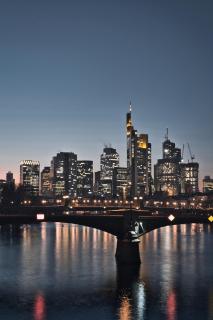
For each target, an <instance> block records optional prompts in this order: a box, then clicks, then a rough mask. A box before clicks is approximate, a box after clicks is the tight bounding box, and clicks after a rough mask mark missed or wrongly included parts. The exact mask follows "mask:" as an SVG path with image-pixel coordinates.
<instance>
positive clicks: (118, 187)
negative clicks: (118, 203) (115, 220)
mask: <svg viewBox="0 0 213 320" xmlns="http://www.w3.org/2000/svg"><path fill="white" fill-rule="evenodd" d="M112 181H113V182H112V186H113V197H115V198H119V199H121V200H126V197H127V192H128V171H127V168H124V167H116V168H114V169H113V180H112Z"/></svg>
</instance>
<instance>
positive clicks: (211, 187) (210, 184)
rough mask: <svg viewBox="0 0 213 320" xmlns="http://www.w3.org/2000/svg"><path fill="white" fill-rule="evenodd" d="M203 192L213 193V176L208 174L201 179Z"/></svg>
mask: <svg viewBox="0 0 213 320" xmlns="http://www.w3.org/2000/svg"><path fill="white" fill-rule="evenodd" d="M203 192H204V193H210V192H212V193H213V178H211V177H210V176H205V177H204V179H203Z"/></svg>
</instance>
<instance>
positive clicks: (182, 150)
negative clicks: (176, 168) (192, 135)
mask: <svg viewBox="0 0 213 320" xmlns="http://www.w3.org/2000/svg"><path fill="white" fill-rule="evenodd" d="M183 156H184V144H183V148H182V154H181V162H183Z"/></svg>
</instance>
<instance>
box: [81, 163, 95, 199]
mask: <svg viewBox="0 0 213 320" xmlns="http://www.w3.org/2000/svg"><path fill="white" fill-rule="evenodd" d="M92 193H93V161H89V160H81V161H80V160H79V161H77V195H78V197H91V195H92Z"/></svg>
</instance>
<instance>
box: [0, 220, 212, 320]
mask: <svg viewBox="0 0 213 320" xmlns="http://www.w3.org/2000/svg"><path fill="white" fill-rule="evenodd" d="M212 231H213V230H212V227H211V226H209V225H182V226H174V227H165V228H161V229H159V230H155V231H153V232H151V233H149V234H147V235H145V236H144V237H143V238H142V239H141V245H140V246H141V258H142V265H141V266H140V267H122V268H121V267H119V268H117V266H116V263H115V259H114V253H115V249H116V239H115V238H114V237H113V236H111V235H109V234H107V233H103V232H101V231H99V230H95V229H90V228H86V227H82V226H77V225H71V224H62V223H55V224H53V223H49V224H46V223H42V224H41V225H35V226H27V225H25V226H22V227H11V226H4V227H1V229H0V317H1V318H2V319H22V320H24V319H33V320H46V319H53V320H54V319H60V318H61V319H71V318H72V319H78V320H81V319H100V318H101V319H106V320H110V319H117V320H118V319H119V320H133V319H134V320H139V319H140V320H141V319H144V320H146V319H160V320H161V319H166V320H178V319H183V320H185V319H187V320H188V319H189V320H190V319H193V320H194V319H195V320H196V319H197V320H200V319H207V320H213V268H212V266H213V251H212V247H213V232H212Z"/></svg>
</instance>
